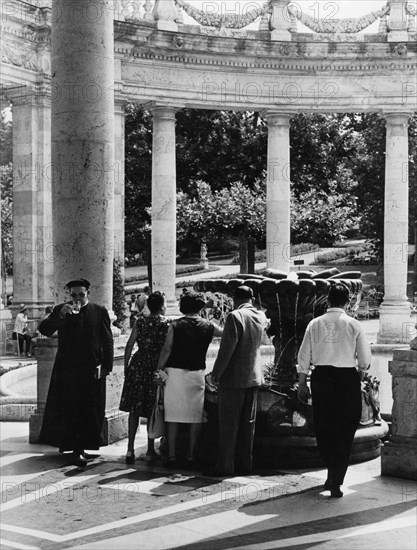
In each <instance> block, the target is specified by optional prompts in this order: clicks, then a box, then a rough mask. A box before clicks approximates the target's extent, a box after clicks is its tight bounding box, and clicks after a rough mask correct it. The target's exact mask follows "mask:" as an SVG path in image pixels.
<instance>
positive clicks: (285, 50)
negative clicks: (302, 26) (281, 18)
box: [279, 42, 297, 57]
mask: <svg viewBox="0 0 417 550" xmlns="http://www.w3.org/2000/svg"><path fill="white" fill-rule="evenodd" d="M279 53H280V54H281V55H283V56H291V57H294V56H295V55H297V46H296V45H295V44H292V43H291V42H289V43H287V44H280V45H279Z"/></svg>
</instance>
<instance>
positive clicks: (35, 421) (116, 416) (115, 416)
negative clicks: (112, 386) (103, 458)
mask: <svg viewBox="0 0 417 550" xmlns="http://www.w3.org/2000/svg"><path fill="white" fill-rule="evenodd" d="M128 418H129V414H128V413H125V412H121V411H119V410H117V409H113V410H110V411H106V417H105V419H104V434H105V435H104V442H103V444H104V445H111V444H112V443H115V442H116V441H120V440H121V439H126V437H127V435H128ZM42 421H43V413H38V412H35V413H34V414H32V415H31V416H30V417H29V443H37V442H38V441H39V435H40V432H41V428H42Z"/></svg>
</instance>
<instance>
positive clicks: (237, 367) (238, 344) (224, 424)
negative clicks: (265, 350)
mask: <svg viewBox="0 0 417 550" xmlns="http://www.w3.org/2000/svg"><path fill="white" fill-rule="evenodd" d="M252 301H253V292H252V289H251V288H249V287H247V286H240V287H239V288H237V289H236V292H235V296H234V305H235V310H234V311H232V312H230V313H229V314H228V316H227V317H226V322H225V326H224V331H223V335H222V339H221V342H220V348H219V352H218V355H217V359H216V362H215V364H214V367H213V372H212V381H213V383H214V384H216V385H218V413H219V449H218V461H217V464H216V467H215V469H214V470H212V471H211V472H210V471H209V472H207V473H209V474H210V473H211V474H213V475H232V474H234V473H249V472H251V471H252V448H253V439H254V435H255V420H256V406H257V394H258V388H259V386H260V385H261V384H262V383H263V376H262V365H261V353H260V347H261V341H262V335H263V333H264V330H265V329H266V328H267V327H268V324H269V321H268V319H267V318H266V316H265V314H264V313H263V312H262V311H260V310H258V309H256V308H255V307H254V306H253V304H252Z"/></svg>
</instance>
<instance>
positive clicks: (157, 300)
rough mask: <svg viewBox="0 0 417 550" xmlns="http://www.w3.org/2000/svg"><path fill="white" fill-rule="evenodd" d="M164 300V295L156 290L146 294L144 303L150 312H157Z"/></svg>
mask: <svg viewBox="0 0 417 550" xmlns="http://www.w3.org/2000/svg"><path fill="white" fill-rule="evenodd" d="M164 302H165V296H164V295H163V294H162V292H159V290H156V291H155V292H152V294H150V295H149V296H148V301H147V302H146V303H147V305H148V308H149V311H150V312H151V313H157V312H158V311H159V310H161V309H162V306H163V305H164Z"/></svg>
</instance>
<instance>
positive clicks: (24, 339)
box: [17, 332, 32, 353]
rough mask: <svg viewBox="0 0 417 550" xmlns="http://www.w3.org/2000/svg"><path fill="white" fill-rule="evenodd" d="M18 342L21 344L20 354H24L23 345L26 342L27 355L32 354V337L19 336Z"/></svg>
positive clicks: (27, 335) (26, 335)
mask: <svg viewBox="0 0 417 550" xmlns="http://www.w3.org/2000/svg"><path fill="white" fill-rule="evenodd" d="M17 340H18V342H19V353H23V343H24V342H26V353H30V342H31V341H32V337H31V336H30V335H29V334H20V332H19V333H18V334H17Z"/></svg>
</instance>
